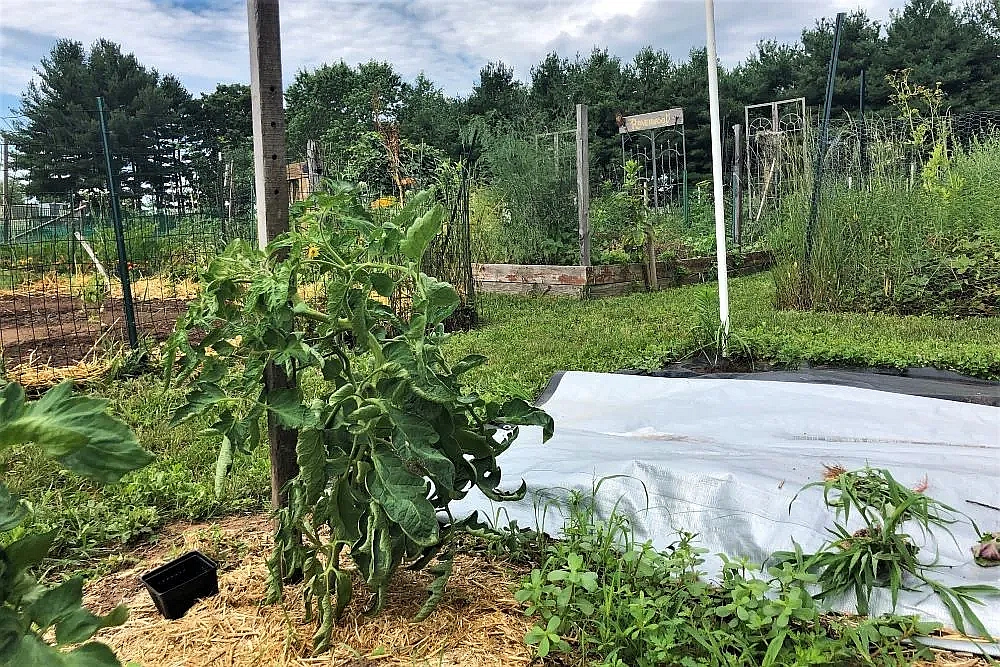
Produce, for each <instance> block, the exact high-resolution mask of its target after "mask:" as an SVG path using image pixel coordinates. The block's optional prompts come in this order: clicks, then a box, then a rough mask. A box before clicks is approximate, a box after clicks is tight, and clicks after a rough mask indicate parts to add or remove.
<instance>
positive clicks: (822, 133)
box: [802, 12, 847, 276]
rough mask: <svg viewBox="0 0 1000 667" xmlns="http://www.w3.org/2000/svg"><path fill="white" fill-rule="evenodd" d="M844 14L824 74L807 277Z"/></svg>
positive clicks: (836, 27) (808, 231)
mask: <svg viewBox="0 0 1000 667" xmlns="http://www.w3.org/2000/svg"><path fill="white" fill-rule="evenodd" d="M845 16H847V14H845V13H844V12H840V13H839V14H837V22H836V24H835V25H834V28H833V53H832V54H831V55H830V65H829V67H828V68H827V72H826V96H825V98H824V99H825V101H824V104H823V118H822V120H821V121H820V130H819V149H818V150H817V152H816V172H815V175H814V176H813V191H812V202H811V207H810V209H809V218H808V220H807V222H806V238H805V246H806V247H805V261H803V262H802V275H803V276H806V275H807V273H806V272H807V269H808V267H809V264H810V262H811V261H812V254H813V245H814V242H815V241H814V239H813V235H814V233H815V230H816V221H817V218H818V217H819V200H820V197H821V196H822V188H823V160H825V159H826V150H827V147H828V146H829V142H830V110H831V108H832V107H833V90H834V86H835V85H836V83H837V61H838V59H839V58H840V36H841V33H842V32H843V29H844V17H845Z"/></svg>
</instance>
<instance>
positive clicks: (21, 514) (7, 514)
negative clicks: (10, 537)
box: [0, 483, 28, 533]
mask: <svg viewBox="0 0 1000 667" xmlns="http://www.w3.org/2000/svg"><path fill="white" fill-rule="evenodd" d="M27 516H28V507H27V505H25V504H24V503H22V502H21V501H20V500H18V498H17V496H15V495H14V494H12V493H11V492H10V490H9V489H8V488H7V487H6V486H5V485H4V484H3V483H0V533H4V532H6V531H8V530H11V529H13V528H16V527H17V526H19V525H20V524H21V522H22V521H24V519H25V517H27Z"/></svg>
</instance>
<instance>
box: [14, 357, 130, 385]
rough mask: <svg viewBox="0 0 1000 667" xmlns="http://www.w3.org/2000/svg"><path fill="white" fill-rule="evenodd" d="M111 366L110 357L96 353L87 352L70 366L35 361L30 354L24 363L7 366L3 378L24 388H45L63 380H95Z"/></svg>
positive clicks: (112, 363)
mask: <svg viewBox="0 0 1000 667" xmlns="http://www.w3.org/2000/svg"><path fill="white" fill-rule="evenodd" d="M113 366H114V362H113V360H112V359H108V358H98V357H97V355H96V354H88V355H87V358H86V359H83V360H81V361H78V362H76V363H75V364H73V365H72V366H51V365H49V364H48V363H44V362H40V361H36V360H35V355H34V354H31V355H29V357H28V361H27V362H26V363H23V364H19V365H17V366H13V367H11V368H8V369H7V371H6V373H5V374H4V375H3V379H6V380H7V381H9V382H16V383H18V384H20V385H21V386H22V387H24V388H25V389H46V388H48V387H54V386H55V385H57V384H59V383H60V382H63V381H65V380H72V381H73V382H76V383H82V382H90V381H96V380H98V379H100V378H102V377H104V376H105V375H106V374H107V373H108V371H110V370H111V369H112V367H113ZM0 381H2V380H0Z"/></svg>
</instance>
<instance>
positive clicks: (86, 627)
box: [56, 605, 128, 644]
mask: <svg viewBox="0 0 1000 667" xmlns="http://www.w3.org/2000/svg"><path fill="white" fill-rule="evenodd" d="M127 620H128V607H126V606H125V605H119V606H118V607H115V609H114V610H112V612H111V613H110V614H108V615H107V616H95V615H94V614H92V613H90V612H89V611H88V610H86V609H84V608H82V607H80V608H77V609H76V610H74V611H73V612H72V613H70V614H69V615H68V616H67V617H66V618H64V619H62V620H60V621H59V623H58V624H57V625H56V642H58V643H59V644H78V643H80V642H82V641H86V640H88V639H90V638H91V637H93V636H94V633H95V632H97V631H98V630H100V629H101V628H109V627H113V626H116V625H121V624H122V623H124V622H125V621H127Z"/></svg>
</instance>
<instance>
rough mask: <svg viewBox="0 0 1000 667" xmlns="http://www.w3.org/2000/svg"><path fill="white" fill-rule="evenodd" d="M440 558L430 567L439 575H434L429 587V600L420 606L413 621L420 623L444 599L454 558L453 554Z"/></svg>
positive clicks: (431, 570)
mask: <svg viewBox="0 0 1000 667" xmlns="http://www.w3.org/2000/svg"><path fill="white" fill-rule="evenodd" d="M440 559H441V560H440V562H439V563H438V564H437V565H435V566H433V567H432V568H431V569H430V572H431V574H435V575H437V576H436V577H434V580H433V581H431V584H430V586H428V587H427V591H428V593H429V595H428V597H427V601H426V602H424V604H423V606H421V607H420V610H419V611H418V612H417V615H416V616H414V617H413V621H414V622H416V623H419V622H420V621H422V620H424V619H425V618H427V617H428V616H430V615H431V612H433V611H434V610H435V609H436V608H437V606H438V605H439V604H440V603H441V600H442V599H444V593H445V589H446V588H447V586H448V580H449V579H450V578H451V573H452V569H453V567H452V566H453V565H454V560H453V557H452V555H451V554H445V555H442V556H441V557H440Z"/></svg>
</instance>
